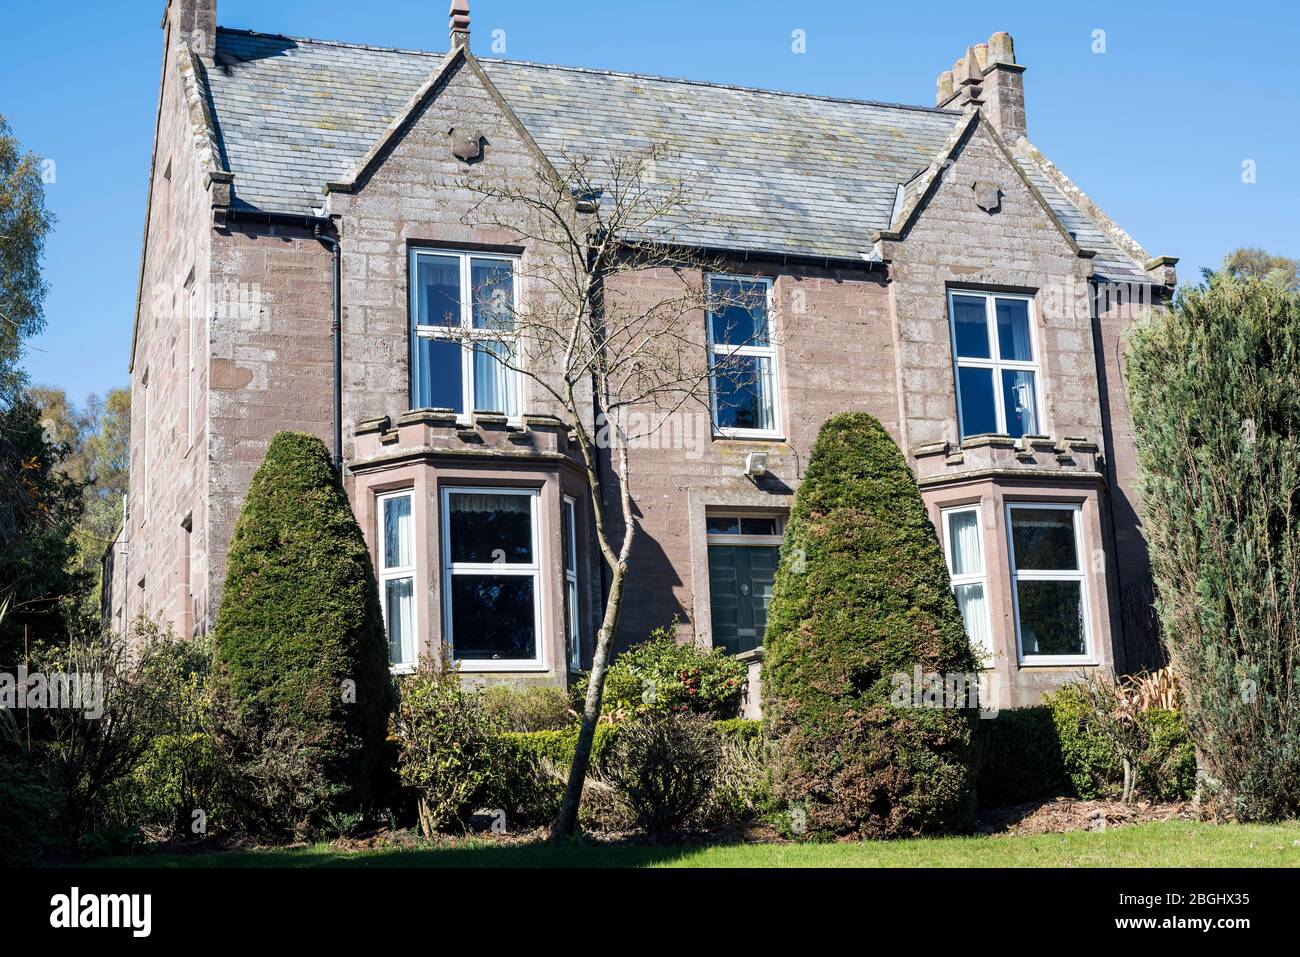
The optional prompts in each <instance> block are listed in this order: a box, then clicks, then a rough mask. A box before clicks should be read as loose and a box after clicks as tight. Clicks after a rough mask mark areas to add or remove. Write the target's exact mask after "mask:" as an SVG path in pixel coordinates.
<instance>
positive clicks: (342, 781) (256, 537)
mask: <svg viewBox="0 0 1300 957" xmlns="http://www.w3.org/2000/svg"><path fill="white" fill-rule="evenodd" d="M214 639H215V652H216V658H217V663H218V668H219V673H220V680H221V682H222V684H223V685H224V686H225V688H226V689H227V690H228V692H229V698H230V699H231V700H233V702H234V706H235V707H237V708H239V709H242V711H243V713H244V714H245V715H246V716H249V717H251V718H252V719H253V721H255V722H256V721H259V720H262V721H264V722H266V723H268V724H269V723H270V722H271V720H272V719H274V721H275V723H276V724H277V726H282V725H287V726H288V728H290V729H297V730H298V731H300V732H301V733H302V735H303V740H305V741H310V742H311V744H312V747H313V749H315V750H318V751H319V753H320V756H321V757H320V760H321V763H322V765H323V772H324V776H325V779H326V780H327V781H329V782H330V783H331V784H332V785H334V786H336V787H337V788H338V791H339V795H340V800H341V802H342V803H344V804H349V805H360V804H363V803H365V802H366V801H367V800H368V799H369V796H370V792H371V788H372V785H373V783H374V781H375V779H376V775H377V774H378V772H379V771H380V766H381V762H382V760H383V757H382V756H383V750H384V741H385V738H386V735H387V726H388V715H389V712H390V711H391V709H392V705H393V698H394V693H393V687H392V681H391V678H390V676H389V672H388V642H387V640H386V639H385V636H384V625H383V617H382V613H381V611H380V607H379V592H378V587H377V585H376V583H375V576H374V572H373V570H372V568H371V564H370V555H369V552H368V550H367V548H366V543H365V540H364V539H363V537H362V535H361V529H360V528H359V527H358V526H357V522H356V519H355V518H354V517H353V514H352V508H351V506H350V505H349V504H348V499H347V495H346V494H345V493H344V491H343V488H342V486H341V485H340V483H339V480H338V477H337V476H336V474H335V472H334V470H333V468H332V467H331V464H330V459H329V455H328V453H327V452H326V450H325V445H324V443H322V442H321V441H320V439H318V438H316V437H315V436H312V435H306V434H303V433H298V432H281V433H280V434H279V435H277V436H275V438H274V439H272V441H271V444H270V446H269V447H268V448H267V450H266V457H265V459H264V460H263V462H262V465H261V467H260V468H259V469H258V470H257V473H256V475H254V476H253V481H252V483H251V484H250V485H249V488H248V494H247V496H246V497H245V499H244V507H243V511H242V512H241V513H240V516H239V521H238V523H237V524H236V526H235V533H234V539H233V541H232V542H231V546H230V553H229V557H228V559H227V566H226V582H225V590H224V592H223V594H222V603H221V612H220V615H219V616H218V619H217V625H216V630H215V634H214Z"/></svg>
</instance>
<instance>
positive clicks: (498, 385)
mask: <svg viewBox="0 0 1300 957" xmlns="http://www.w3.org/2000/svg"><path fill="white" fill-rule="evenodd" d="M505 354H506V347H505V345H504V344H503V343H500V342H481V343H478V344H476V345H475V346H474V409H475V411H478V412H499V413H501V414H503V415H509V416H516V415H518V414H519V411H518V409H519V402H518V395H517V393H518V383H517V380H518V376H516V375H515V374H514V372H513V371H511V370H510V369H507V368H506V367H505V366H504V365H502V364H501V363H500V362H499V361H498V359H497V357H498V356H500V355H505Z"/></svg>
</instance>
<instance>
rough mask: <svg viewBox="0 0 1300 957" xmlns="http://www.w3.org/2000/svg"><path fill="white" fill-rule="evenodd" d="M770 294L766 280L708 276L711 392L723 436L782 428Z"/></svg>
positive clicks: (770, 433) (769, 432) (761, 433)
mask: <svg viewBox="0 0 1300 957" xmlns="http://www.w3.org/2000/svg"><path fill="white" fill-rule="evenodd" d="M771 293H772V283H771V281H770V280H768V279H762V278H757V279H755V278H739V277H732V276H711V277H710V278H709V298H710V300H711V308H710V309H709V314H708V327H709V355H710V365H711V367H712V382H711V390H710V391H711V392H712V400H713V422H714V426H715V428H717V430H718V431H719V432H721V433H722V434H724V435H736V436H740V437H744V436H755V437H764V436H774V435H776V434H777V432H778V431H779V429H780V425H779V418H778V415H777V406H776V394H777V389H776V349H775V347H774V346H773V345H772V333H771V327H770V323H769V312H770V306H771Z"/></svg>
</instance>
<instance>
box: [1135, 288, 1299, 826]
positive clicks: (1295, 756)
mask: <svg viewBox="0 0 1300 957" xmlns="http://www.w3.org/2000/svg"><path fill="white" fill-rule="evenodd" d="M1292 286H1293V284H1292V283H1290V282H1287V281H1282V279H1281V278H1278V279H1263V280H1261V279H1245V280H1242V279H1238V278H1236V277H1234V276H1233V275H1231V274H1230V273H1229V271H1225V272H1224V273H1221V274H1219V275H1217V276H1213V277H1211V278H1210V279H1209V281H1208V282H1207V284H1206V285H1204V286H1203V287H1201V288H1198V289H1192V290H1189V291H1185V292H1183V293H1182V294H1181V295H1180V296H1179V297H1178V299H1177V301H1176V302H1175V303H1174V306H1173V308H1172V309H1170V310H1159V311H1157V312H1155V313H1154V314H1153V315H1151V316H1149V317H1148V318H1147V319H1146V320H1145V321H1142V322H1140V323H1137V324H1135V325H1134V326H1133V327H1132V329H1131V330H1130V333H1129V338H1128V342H1127V349H1126V372H1127V376H1126V381H1127V384H1128V390H1129V401H1130V404H1131V407H1132V411H1133V424H1134V440H1135V443H1136V446H1137V453H1138V464H1139V469H1140V484H1139V492H1140V501H1141V514H1142V528H1143V532H1144V533H1145V535H1146V538H1147V541H1148V544H1149V548H1150V555H1151V566H1152V575H1153V578H1154V580H1155V584H1156V589H1157V594H1158V605H1157V607H1158V610H1159V613H1160V619H1161V623H1162V625H1163V633H1164V635H1165V640H1166V641H1167V643H1168V645H1169V654H1170V661H1171V664H1172V666H1173V669H1174V672H1175V673H1176V674H1177V676H1178V678H1179V683H1180V684H1181V685H1182V687H1183V689H1184V692H1185V693H1184V699H1183V703H1182V712H1183V717H1184V718H1185V720H1186V722H1187V725H1188V728H1189V729H1190V731H1191V736H1192V738H1193V740H1194V741H1195V742H1196V747H1197V749H1198V750H1199V753H1200V756H1201V760H1202V765H1203V768H1204V771H1205V775H1206V777H1205V782H1204V783H1205V787H1206V793H1205V795H1204V797H1205V799H1206V800H1205V804H1206V807H1207V808H1208V809H1209V810H1210V812H1211V813H1212V814H1214V815H1216V816H1219V817H1227V818H1235V819H1238V820H1255V819H1260V820H1272V819H1280V818H1288V817H1294V816H1296V815H1297V814H1300V709H1298V708H1296V707H1295V706H1294V703H1293V689H1294V688H1295V687H1296V684H1297V682H1300V601H1297V600H1296V597H1295V583H1296V582H1297V581H1300V522H1298V521H1296V517H1295V511H1296V503H1297V501H1300V401H1297V388H1296V383H1297V382H1300V294H1297V293H1296V292H1295V290H1294V289H1293V288H1292Z"/></svg>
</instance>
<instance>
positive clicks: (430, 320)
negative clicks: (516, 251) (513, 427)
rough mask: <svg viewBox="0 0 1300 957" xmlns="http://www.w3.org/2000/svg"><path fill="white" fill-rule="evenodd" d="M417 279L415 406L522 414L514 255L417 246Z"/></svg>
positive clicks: (413, 267) (413, 270)
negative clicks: (515, 350) (512, 365)
mask: <svg viewBox="0 0 1300 957" xmlns="http://www.w3.org/2000/svg"><path fill="white" fill-rule="evenodd" d="M410 285H411V305H410V311H411V406H412V408H418V409H452V410H454V411H455V412H456V413H457V414H458V415H462V416H468V415H469V414H470V413H472V412H497V413H501V414H503V415H508V416H511V417H516V416H518V415H519V414H520V406H519V374H518V373H517V372H515V371H513V370H511V369H509V368H508V367H507V366H506V365H505V364H503V362H502V360H505V361H506V362H509V361H512V359H513V354H512V345H511V334H512V333H513V331H514V319H515V309H516V307H517V304H518V303H517V293H516V289H515V259H514V258H513V257H510V256H498V255H489V254H486V253H460V252H444V251H440V250H427V249H413V250H411V261H410Z"/></svg>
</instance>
